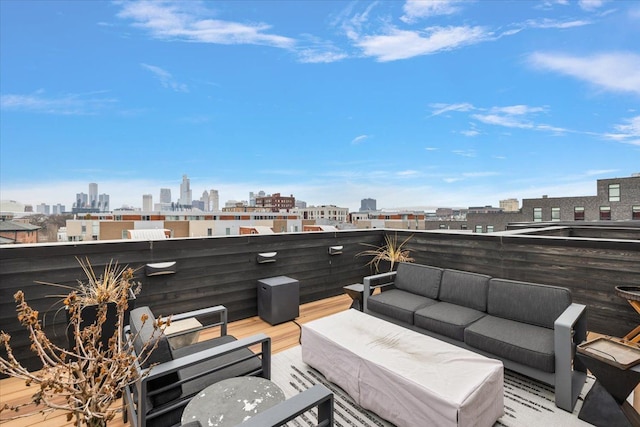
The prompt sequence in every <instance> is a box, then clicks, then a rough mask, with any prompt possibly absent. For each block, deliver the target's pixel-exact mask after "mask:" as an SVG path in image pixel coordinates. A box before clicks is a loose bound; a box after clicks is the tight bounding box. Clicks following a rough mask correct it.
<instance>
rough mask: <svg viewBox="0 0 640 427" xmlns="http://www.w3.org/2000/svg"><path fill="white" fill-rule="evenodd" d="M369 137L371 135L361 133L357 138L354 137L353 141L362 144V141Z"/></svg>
mask: <svg viewBox="0 0 640 427" xmlns="http://www.w3.org/2000/svg"><path fill="white" fill-rule="evenodd" d="M368 138H369V135H359V136H356V137H355V138H353V140H352V141H351V143H352V144H360V143H361V142H364V141H365V140H366V139H368Z"/></svg>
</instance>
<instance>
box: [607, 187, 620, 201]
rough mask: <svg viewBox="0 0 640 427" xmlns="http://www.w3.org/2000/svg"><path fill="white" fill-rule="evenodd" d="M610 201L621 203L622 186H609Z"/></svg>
mask: <svg viewBox="0 0 640 427" xmlns="http://www.w3.org/2000/svg"><path fill="white" fill-rule="evenodd" d="M609 201H610V202H619V201H620V184H609Z"/></svg>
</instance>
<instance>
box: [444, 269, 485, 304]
mask: <svg viewBox="0 0 640 427" xmlns="http://www.w3.org/2000/svg"><path fill="white" fill-rule="evenodd" d="M490 279H491V277H490V276H486V275H484V274H477V273H470V272H467V271H458V270H449V269H446V270H444V272H443V273H442V281H441V283H440V295H439V296H438V299H439V300H440V301H445V302H449V303H451V304H456V305H462V306H464V307H469V308H473V309H474V310H478V311H487V293H488V291H489V280H490Z"/></svg>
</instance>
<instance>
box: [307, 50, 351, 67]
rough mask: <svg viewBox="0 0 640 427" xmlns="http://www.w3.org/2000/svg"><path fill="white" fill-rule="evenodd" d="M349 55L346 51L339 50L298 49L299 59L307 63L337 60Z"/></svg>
mask: <svg viewBox="0 0 640 427" xmlns="http://www.w3.org/2000/svg"><path fill="white" fill-rule="evenodd" d="M347 57H348V55H347V54H346V53H344V52H338V51H327V50H325V51H322V50H318V49H311V48H309V49H300V50H298V59H299V60H300V62H303V63H307V64H318V63H330V62H337V61H340V60H342V59H345V58H347Z"/></svg>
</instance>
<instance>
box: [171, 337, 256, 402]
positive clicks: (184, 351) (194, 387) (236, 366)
mask: <svg viewBox="0 0 640 427" xmlns="http://www.w3.org/2000/svg"><path fill="white" fill-rule="evenodd" d="M233 341H236V338H235V337H234V336H232V335H224V336H221V337H218V338H214V339H210V340H206V341H201V342H198V343H196V344H192V345H189V346H186V347H181V348H179V349H176V350H173V357H174V358H175V359H179V358H180V357H183V356H187V355H189V354H193V353H197V352H199V351H203V350H207V349H209V348H213V347H218V346H220V345H223V344H227V343H230V342H233ZM248 356H253V357H251V358H249V359H248V360H245V361H243V362H239V363H234V362H236V361H237V360H239V359H242V358H244V357H248ZM227 364H229V366H227V367H225V368H222V369H219V370H215V369H216V368H219V367H221V366H224V365H227ZM261 367H262V361H261V359H260V358H258V356H255V354H254V353H253V352H252V351H251V350H249V349H248V348H242V349H239V350H236V351H233V352H231V353H228V354H225V355H223V356H219V357H215V358H212V359H209V360H206V361H203V362H200V363H198V364H196V365H193V366H189V367H187V368H183V369H180V370H179V371H178V374H179V376H180V379H181V380H186V379H188V378H191V377H193V376H196V375H198V374H200V373H202V372H209V371H212V370H213V371H214V372H211V373H209V374H207V375H204V376H202V377H199V378H195V379H193V380H191V381H188V382H186V383H184V384H182V390H183V392H182V396H183V397H187V396H191V395H195V394H196V393H198V392H199V391H202V390H203V389H204V388H206V387H208V386H210V385H211V384H214V383H217V382H218V381H220V380H223V379H226V378H233V377H241V376H245V375H249V374H251V373H253V372H255V371H257V370H259V369H261Z"/></svg>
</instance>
